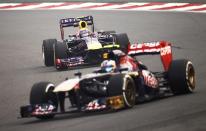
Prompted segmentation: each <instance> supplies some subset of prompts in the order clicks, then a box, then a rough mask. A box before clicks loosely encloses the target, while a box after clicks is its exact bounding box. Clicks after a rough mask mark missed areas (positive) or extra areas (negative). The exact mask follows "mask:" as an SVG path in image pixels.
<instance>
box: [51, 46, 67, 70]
mask: <svg viewBox="0 0 206 131" xmlns="http://www.w3.org/2000/svg"><path fill="white" fill-rule="evenodd" d="M65 58H67V45H66V43H64V42H63V43H61V42H57V43H56V44H55V45H54V63H55V67H56V69H57V70H63V69H65V68H66V67H64V66H59V65H57V64H56V62H57V59H65Z"/></svg>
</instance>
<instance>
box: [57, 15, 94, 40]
mask: <svg viewBox="0 0 206 131" xmlns="http://www.w3.org/2000/svg"><path fill="white" fill-rule="evenodd" d="M80 21H86V22H87V25H91V26H92V31H93V32H94V21H93V16H84V17H77V18H65V19H61V20H60V21H59V24H60V31H61V38H62V40H63V39H64V30H63V28H65V27H71V26H72V27H78V26H79V22H80Z"/></svg>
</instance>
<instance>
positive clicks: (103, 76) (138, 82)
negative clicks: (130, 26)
mask: <svg viewBox="0 0 206 131" xmlns="http://www.w3.org/2000/svg"><path fill="white" fill-rule="evenodd" d="M128 54H129V55H133V56H136V55H145V54H160V57H161V60H162V63H163V66H164V71H162V72H151V71H149V70H148V69H147V68H142V69H140V68H139V69H133V70H128V68H122V67H121V66H117V67H116V70H115V71H113V72H106V68H100V69H99V70H95V71H94V72H93V73H91V74H87V75H82V74H81V72H77V73H75V76H76V77H75V78H73V79H68V78H67V79H66V80H65V81H63V82H62V83H60V84H58V85H56V86H55V85H54V84H52V83H50V82H38V83H36V84H34V85H33V87H32V89H31V93H30V105H27V106H22V107H21V108H20V114H21V117H37V118H39V119H49V118H53V117H54V116H55V115H56V114H63V113H68V112H70V111H66V110H65V104H64V101H65V98H69V100H70V103H71V106H72V107H73V108H75V109H76V110H77V111H80V112H82V111H83V112H84V111H97V110H106V109H108V110H109V109H111V110H118V109H121V108H131V107H133V106H134V105H135V104H136V103H138V102H144V101H150V100H152V99H157V98H162V97H165V96H171V95H177V94H186V93H192V92H193V91H194V89H195V70H194V67H193V64H192V62H191V61H189V60H185V59H182V60H172V50H171V44H170V43H168V42H165V41H161V42H155V43H143V44H133V45H130V46H129V48H128ZM129 55H122V56H118V60H119V62H118V63H123V64H125V63H128V65H131V66H132V67H133V68H134V67H137V66H139V65H138V62H135V59H134V58H132V57H131V56H129ZM135 63H136V64H135ZM128 67H129V66H128ZM142 89H144V94H143V95H142ZM141 96H144V98H145V99H142V97H141ZM146 96H147V97H146ZM58 107H60V108H59V109H58Z"/></svg>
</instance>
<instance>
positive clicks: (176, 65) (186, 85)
mask: <svg viewBox="0 0 206 131" xmlns="http://www.w3.org/2000/svg"><path fill="white" fill-rule="evenodd" d="M168 80H169V84H170V87H171V90H172V91H173V93H174V94H185V93H192V92H193V91H194V89H195V69H194V66H193V64H192V62H191V61H189V60H185V59H182V60H174V61H172V63H171V65H170V67H169V71H168Z"/></svg>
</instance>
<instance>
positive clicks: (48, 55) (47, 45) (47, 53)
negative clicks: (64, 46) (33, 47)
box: [42, 39, 57, 66]
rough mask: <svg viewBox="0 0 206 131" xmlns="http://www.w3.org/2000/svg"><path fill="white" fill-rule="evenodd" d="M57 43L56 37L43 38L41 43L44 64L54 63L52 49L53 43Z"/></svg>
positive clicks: (50, 64)
mask: <svg viewBox="0 0 206 131" xmlns="http://www.w3.org/2000/svg"><path fill="white" fill-rule="evenodd" d="M56 43H57V40H56V39H47V40H43V44H42V57H43V61H44V65H45V66H53V65H54V49H53V45H54V44H56Z"/></svg>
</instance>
